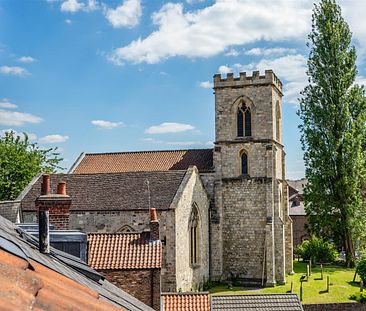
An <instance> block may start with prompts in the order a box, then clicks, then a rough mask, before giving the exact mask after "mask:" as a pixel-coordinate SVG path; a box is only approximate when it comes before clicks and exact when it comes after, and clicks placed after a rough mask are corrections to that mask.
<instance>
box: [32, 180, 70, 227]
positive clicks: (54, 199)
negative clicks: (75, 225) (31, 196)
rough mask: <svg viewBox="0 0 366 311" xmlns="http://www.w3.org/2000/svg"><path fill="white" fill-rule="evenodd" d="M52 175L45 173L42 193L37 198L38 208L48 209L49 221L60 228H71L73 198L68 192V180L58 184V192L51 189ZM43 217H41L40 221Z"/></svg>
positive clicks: (40, 209)
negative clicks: (52, 191) (54, 192)
mask: <svg viewBox="0 0 366 311" xmlns="http://www.w3.org/2000/svg"><path fill="white" fill-rule="evenodd" d="M50 189H51V183H50V175H43V182H42V194H41V196H39V197H38V198H37V199H36V208H37V209H38V211H39V213H40V211H48V215H49V222H50V223H51V224H52V225H54V226H55V228H56V229H58V230H67V229H69V218H70V206H71V198H70V196H68V195H67V194H66V182H63V181H62V182H60V183H59V184H58V185H57V193H56V194H53V193H51V191H50ZM40 221H41V218H39V222H40Z"/></svg>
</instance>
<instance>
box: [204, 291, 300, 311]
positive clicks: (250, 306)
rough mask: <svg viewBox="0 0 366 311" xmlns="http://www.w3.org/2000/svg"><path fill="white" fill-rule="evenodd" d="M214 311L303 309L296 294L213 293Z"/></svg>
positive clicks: (282, 310) (212, 308) (286, 310)
mask: <svg viewBox="0 0 366 311" xmlns="http://www.w3.org/2000/svg"><path fill="white" fill-rule="evenodd" d="M211 310H212V311H221V310H225V311H230V310H232V311H234V310H238V311H239V310H256V311H267V310H273V311H276V310H277V311H303V308H302V306H301V303H300V300H299V298H298V297H297V295H296V294H258V295H213V296H211Z"/></svg>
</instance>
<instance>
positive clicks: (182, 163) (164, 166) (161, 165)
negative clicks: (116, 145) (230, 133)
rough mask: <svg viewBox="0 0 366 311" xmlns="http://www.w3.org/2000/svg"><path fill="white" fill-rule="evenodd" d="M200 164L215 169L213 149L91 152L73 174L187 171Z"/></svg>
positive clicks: (198, 166) (199, 166) (203, 169)
mask: <svg viewBox="0 0 366 311" xmlns="http://www.w3.org/2000/svg"><path fill="white" fill-rule="evenodd" d="M192 165H195V166H197V168H198V170H199V171H200V172H203V171H211V170H212V168H213V150H212V149H190V150H161V151H136V152H116V153H87V154H85V156H84V157H83V158H82V159H81V161H80V163H76V167H75V168H74V170H73V173H77V174H91V173H120V172H141V171H146V172H147V171H171V170H186V169H188V167H189V166H192Z"/></svg>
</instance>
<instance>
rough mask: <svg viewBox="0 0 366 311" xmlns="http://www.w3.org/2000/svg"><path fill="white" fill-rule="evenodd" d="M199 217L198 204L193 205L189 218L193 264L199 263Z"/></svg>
mask: <svg viewBox="0 0 366 311" xmlns="http://www.w3.org/2000/svg"><path fill="white" fill-rule="evenodd" d="M198 225H199V217H198V210H197V206H195V205H193V206H192V212H191V216H190V219H189V241H190V242H189V244H190V245H189V256H190V263H191V265H195V264H197V263H198V238H199V230H198V228H199V226H198Z"/></svg>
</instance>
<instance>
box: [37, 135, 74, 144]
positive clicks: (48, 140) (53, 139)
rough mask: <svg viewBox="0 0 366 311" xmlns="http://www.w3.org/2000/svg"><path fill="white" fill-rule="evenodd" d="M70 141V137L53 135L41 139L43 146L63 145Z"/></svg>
mask: <svg viewBox="0 0 366 311" xmlns="http://www.w3.org/2000/svg"><path fill="white" fill-rule="evenodd" d="M68 139H69V136H65V135H59V134H53V135H46V136H44V137H41V138H40V139H39V142H40V143H42V144H55V143H63V142H65V141H67V140H68Z"/></svg>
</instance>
